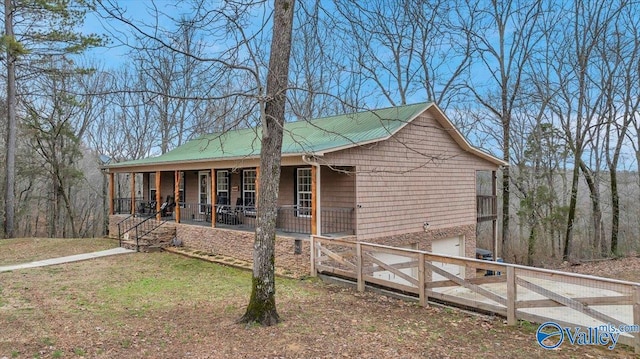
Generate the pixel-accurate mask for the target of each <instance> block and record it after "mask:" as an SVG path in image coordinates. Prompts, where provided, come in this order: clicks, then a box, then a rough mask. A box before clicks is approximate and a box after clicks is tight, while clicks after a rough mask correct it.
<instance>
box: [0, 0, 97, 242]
mask: <svg viewBox="0 0 640 359" xmlns="http://www.w3.org/2000/svg"><path fill="white" fill-rule="evenodd" d="M88 9H89V5H88V4H87V3H86V2H84V1H68V2H64V3H58V2H54V4H51V3H50V1H37V2H33V1H21V0H5V2H4V8H3V10H4V20H5V23H4V26H5V36H4V45H5V47H6V55H7V59H6V60H7V109H8V111H7V142H6V146H7V152H6V169H5V171H6V176H5V197H4V208H5V213H4V215H5V216H4V236H5V237H13V236H14V235H15V204H16V202H15V196H16V193H15V190H16V187H15V181H16V147H17V135H18V129H17V127H18V106H19V101H18V100H19V97H20V95H21V93H28V92H29V90H28V88H29V86H28V85H27V83H28V81H30V80H32V79H37V77H38V75H39V74H42V71H49V70H51V69H50V68H48V67H47V65H46V64H47V63H49V62H50V58H51V57H55V58H60V57H64V56H66V55H70V54H80V53H82V52H84V51H85V50H86V49H88V48H90V47H94V46H99V45H101V44H102V42H103V39H102V38H101V37H100V36H97V35H94V34H89V35H84V34H82V33H80V32H78V31H77V28H78V27H79V25H80V24H81V23H82V21H83V20H84V17H85V14H86V11H87V10H88ZM43 64H44V67H42V66H41V65H43ZM41 95H42V94H41Z"/></svg>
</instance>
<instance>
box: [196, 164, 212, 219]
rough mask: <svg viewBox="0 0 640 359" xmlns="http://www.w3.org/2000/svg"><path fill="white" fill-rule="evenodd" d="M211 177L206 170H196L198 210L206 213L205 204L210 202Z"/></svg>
mask: <svg viewBox="0 0 640 359" xmlns="http://www.w3.org/2000/svg"><path fill="white" fill-rule="evenodd" d="M210 181H211V177H210V176H209V172H208V171H201V172H198V198H199V201H198V203H199V206H198V211H199V212H200V213H201V214H202V213H207V206H208V205H209V203H211V190H210V188H211V182H210Z"/></svg>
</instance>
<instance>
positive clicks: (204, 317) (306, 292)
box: [0, 239, 634, 358]
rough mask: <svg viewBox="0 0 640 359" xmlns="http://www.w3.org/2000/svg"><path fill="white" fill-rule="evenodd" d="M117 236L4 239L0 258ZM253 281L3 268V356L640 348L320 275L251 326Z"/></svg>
mask: <svg viewBox="0 0 640 359" xmlns="http://www.w3.org/2000/svg"><path fill="white" fill-rule="evenodd" d="M54 243H55V245H54ZM115 244H116V243H115V242H113V241H109V240H104V239H92V240H87V239H84V240H49V239H28V240H5V241H0V265H6V264H12V263H17V262H21V261H27V260H33V259H42V258H47V257H50V256H54V254H55V256H58V255H68V254H75V253H78V251H79V248H83V249H84V250H101V249H105V248H110V247H113V246H114V245H115ZM25 250H27V251H28V252H29V253H22V251H25ZM250 283H251V273H250V272H248V271H243V270H238V269H234V268H229V267H225V266H221V265H218V264H213V263H209V262H205V261H201V260H197V259H190V258H186V257H182V256H179V255H175V254H170V253H165V252H160V253H151V254H144V253H135V254H125V255H119V256H113V257H106V258H99V259H93V260H89V261H84V262H76V263H69V264H65V265H58V266H51V267H43V268H34V269H25V270H19V271H13V272H5V273H0V358H4V357H6V358H80V357H86V358H336V357H338V358H459V357H469V358H583V357H592V358H598V357H607V358H609V357H619V358H625V357H634V354H633V352H632V351H630V350H629V348H625V347H622V346H619V347H617V348H616V349H615V350H613V351H609V350H606V349H603V348H600V347H579V346H572V345H569V344H566V343H565V344H563V345H562V346H561V347H560V348H559V349H558V350H554V351H546V350H544V349H542V348H540V347H539V346H538V344H537V343H536V341H535V330H536V329H537V325H533V324H529V323H521V324H520V325H519V326H518V327H508V326H506V325H505V324H504V321H503V320H502V319H501V318H493V317H485V316H479V315H474V314H469V313H466V312H463V311H460V310H457V309H451V308H440V307H436V306H431V307H428V308H421V307H419V306H417V305H415V304H412V303H408V302H403V301H399V300H395V299H390V298H387V297H385V296H382V295H377V294H373V293H368V292H367V293H358V292H356V291H355V290H353V289H349V288H343V287H338V286H335V285H329V284H325V283H323V282H321V281H319V280H315V279H309V280H292V279H283V278H277V291H278V292H277V301H278V311H279V314H280V316H281V317H282V319H283V322H282V323H280V324H279V325H277V326H274V327H269V328H262V327H258V326H249V327H246V326H244V325H239V324H236V323H235V321H236V320H237V319H238V318H240V316H241V315H242V314H243V311H244V308H245V306H246V304H247V301H248V298H249V293H250Z"/></svg>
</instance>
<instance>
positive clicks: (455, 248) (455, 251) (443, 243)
mask: <svg viewBox="0 0 640 359" xmlns="http://www.w3.org/2000/svg"><path fill="white" fill-rule="evenodd" d="M431 252H433V253H436V254H445V255H449V256H459V257H464V237H463V236H458V237H451V238H446V239H439V240H435V241H433V243H431ZM431 264H433V265H434V266H436V267H438V268H442V269H444V270H445V271H447V272H449V273H451V274H454V275H456V276H458V277H464V267H462V266H459V265H455V264H447V263H440V262H431ZM431 278H432V280H433V281H438V280H447V278H445V277H443V276H441V275H439V274H437V273H432V276H431Z"/></svg>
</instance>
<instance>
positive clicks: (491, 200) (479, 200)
mask: <svg viewBox="0 0 640 359" xmlns="http://www.w3.org/2000/svg"><path fill="white" fill-rule="evenodd" d="M476 207H477V218H478V219H477V221H478V222H483V221H492V220H494V219H496V218H497V216H498V203H497V198H496V196H476Z"/></svg>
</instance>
